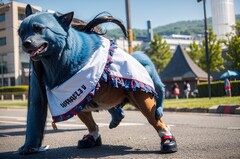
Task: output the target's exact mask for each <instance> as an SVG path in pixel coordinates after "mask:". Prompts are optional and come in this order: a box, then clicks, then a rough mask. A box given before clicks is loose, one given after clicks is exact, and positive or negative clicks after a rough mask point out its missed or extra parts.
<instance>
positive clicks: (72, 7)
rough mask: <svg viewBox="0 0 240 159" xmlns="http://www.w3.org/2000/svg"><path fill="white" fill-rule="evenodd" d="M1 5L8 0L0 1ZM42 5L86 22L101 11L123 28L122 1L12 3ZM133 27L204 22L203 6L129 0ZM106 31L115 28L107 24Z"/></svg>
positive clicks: (239, 1) (238, 3) (186, 0)
mask: <svg viewBox="0 0 240 159" xmlns="http://www.w3.org/2000/svg"><path fill="white" fill-rule="evenodd" d="M2 1H3V2H4V3H7V2H9V0H2ZM15 1H18V2H23V3H29V4H32V5H37V6H41V7H42V8H43V10H47V9H49V10H54V11H59V12H61V13H67V12H70V11H74V13H75V16H74V17H76V18H79V19H82V20H85V21H89V20H91V19H92V18H93V17H94V16H95V15H97V14H98V13H100V12H102V11H108V12H109V13H111V14H112V15H113V16H114V17H116V18H118V19H120V20H121V21H122V22H123V23H124V24H125V25H126V10H125V0H15ZM234 3H235V13H236V14H240V0H234ZM206 8H207V17H210V16H211V6H210V0H207V5H206ZM130 12H131V23H132V28H137V29H146V21H147V20H150V19H151V20H152V27H153V28H155V27H157V26H162V25H166V24H169V23H173V22H177V21H181V20H201V19H203V3H202V2H200V3H197V0H130ZM107 27H108V28H114V27H116V26H115V25H111V24H108V26H107Z"/></svg>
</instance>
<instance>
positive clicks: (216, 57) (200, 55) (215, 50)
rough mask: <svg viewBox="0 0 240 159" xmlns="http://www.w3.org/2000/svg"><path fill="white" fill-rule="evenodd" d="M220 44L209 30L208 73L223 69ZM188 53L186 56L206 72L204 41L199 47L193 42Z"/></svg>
mask: <svg viewBox="0 0 240 159" xmlns="http://www.w3.org/2000/svg"><path fill="white" fill-rule="evenodd" d="M221 44H222V42H221V41H220V40H217V36H216V35H215V34H214V33H213V31H212V29H209V36H208V54H209V67H210V72H213V71H217V72H219V71H220V70H222V69H224V59H223V58H222V47H221ZM189 48H190V51H187V53H188V55H189V56H190V57H191V58H192V59H193V61H194V62H195V63H196V64H197V65H198V66H199V67H201V68H202V69H203V70H204V71H207V66H206V51H205V39H204V40H203V41H202V44H201V45H198V44H196V42H195V41H194V42H193V43H192V44H190V46H189Z"/></svg>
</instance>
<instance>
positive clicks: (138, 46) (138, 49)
mask: <svg viewBox="0 0 240 159" xmlns="http://www.w3.org/2000/svg"><path fill="white" fill-rule="evenodd" d="M141 50H142V48H141V45H140V44H137V45H136V46H135V47H133V52H134V51H141Z"/></svg>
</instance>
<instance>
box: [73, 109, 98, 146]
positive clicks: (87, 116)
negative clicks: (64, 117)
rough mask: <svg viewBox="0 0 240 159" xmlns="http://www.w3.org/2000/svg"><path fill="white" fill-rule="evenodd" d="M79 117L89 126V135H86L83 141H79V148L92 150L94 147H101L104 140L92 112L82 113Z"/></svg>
mask: <svg viewBox="0 0 240 159" xmlns="http://www.w3.org/2000/svg"><path fill="white" fill-rule="evenodd" d="M77 115H78V117H79V118H80V119H81V121H82V122H83V123H84V124H85V125H86V126H87V129H88V132H89V133H88V134H87V135H84V136H83V138H82V140H79V141H78V145H77V147H78V148H90V147H94V146H101V145H102V140H101V136H100V134H99V129H98V125H97V124H96V123H95V121H94V119H93V117H92V113H91V112H84V111H80V112H79V113H78V114H77Z"/></svg>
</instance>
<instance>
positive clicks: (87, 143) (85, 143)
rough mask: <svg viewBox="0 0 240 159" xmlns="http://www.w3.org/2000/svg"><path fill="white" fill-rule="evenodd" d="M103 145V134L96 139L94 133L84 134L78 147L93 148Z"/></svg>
mask: <svg viewBox="0 0 240 159" xmlns="http://www.w3.org/2000/svg"><path fill="white" fill-rule="evenodd" d="M101 145H102V139H101V136H99V137H98V138H97V139H96V140H95V139H94V137H93V136H92V135H89V134H88V135H84V136H83V138H82V140H79V141H78V146H77V147H78V148H91V147H95V146H101Z"/></svg>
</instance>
